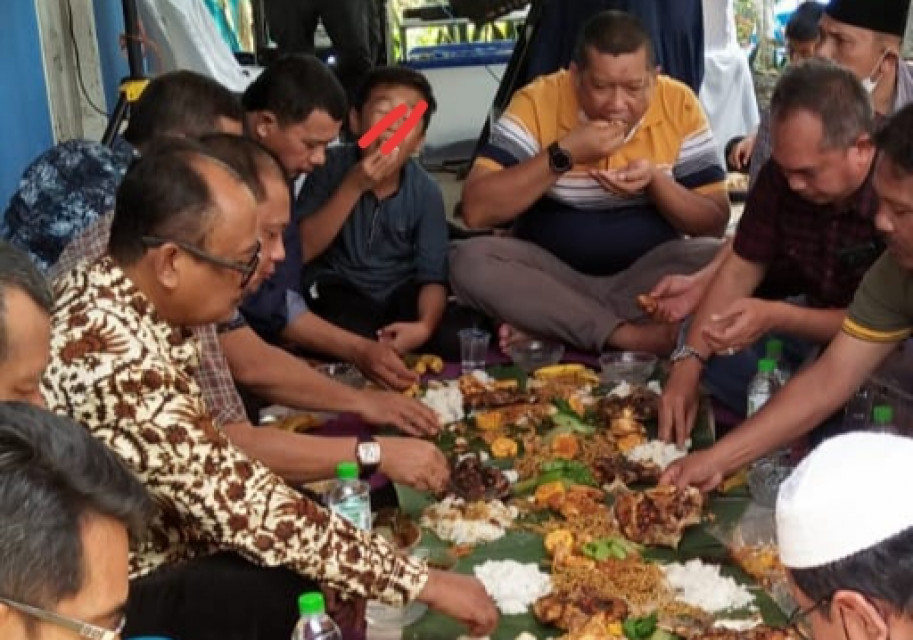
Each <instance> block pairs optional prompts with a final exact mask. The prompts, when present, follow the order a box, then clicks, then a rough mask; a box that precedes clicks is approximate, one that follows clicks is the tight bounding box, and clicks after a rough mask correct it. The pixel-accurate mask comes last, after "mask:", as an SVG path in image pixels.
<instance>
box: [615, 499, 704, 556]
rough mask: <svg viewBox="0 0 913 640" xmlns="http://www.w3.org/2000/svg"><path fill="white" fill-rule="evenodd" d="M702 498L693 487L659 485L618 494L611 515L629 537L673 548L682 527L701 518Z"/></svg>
mask: <svg viewBox="0 0 913 640" xmlns="http://www.w3.org/2000/svg"><path fill="white" fill-rule="evenodd" d="M703 504H704V500H703V497H702V496H701V492H700V491H698V490H697V489H695V488H694V487H687V488H685V489H679V488H677V487H674V486H665V485H664V486H660V487H655V488H653V489H647V490H645V491H632V492H628V493H622V494H619V495H618V496H617V498H616V499H615V518H616V519H617V520H618V525H619V526H620V527H621V531H622V533H624V534H625V537H627V538H628V539H629V540H632V541H634V542H638V543H640V544H652V545H660V546H666V547H672V548H673V549H674V548H676V547H678V543H679V541H680V540H681V538H682V534H683V533H684V530H685V529H686V528H687V527H689V526H691V525H695V524H698V523H699V522H700V521H701V509H702V508H703Z"/></svg>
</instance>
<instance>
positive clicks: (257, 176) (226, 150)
mask: <svg viewBox="0 0 913 640" xmlns="http://www.w3.org/2000/svg"><path fill="white" fill-rule="evenodd" d="M200 144H202V145H203V146H204V147H206V149H207V151H208V152H209V153H210V154H212V156H213V157H215V158H217V159H219V160H221V161H222V162H224V163H225V164H227V165H228V166H230V167H231V168H232V169H234V171H235V172H236V173H237V174H238V175H239V176H240V178H241V180H242V181H243V182H244V184H246V185H247V187H248V188H249V189H250V190H251V192H252V193H253V194H254V198H256V200H257V202H263V201H264V200H265V199H266V185H265V183H264V181H263V179H264V178H265V177H266V176H267V175H269V174H270V173H272V174H273V175H275V176H276V177H278V178H281V179H282V180H283V181H286V175H285V169H283V168H282V163H281V162H280V161H279V158H278V157H277V156H276V154H275V153H273V152H272V151H271V150H269V149H267V148H266V147H265V146H264V145H262V144H261V143H259V142H257V141H256V140H254V139H252V138H250V137H248V136H236V135H233V134H231V133H210V134H207V135H205V136H203V137H201V138H200Z"/></svg>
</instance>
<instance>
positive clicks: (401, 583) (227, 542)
mask: <svg viewBox="0 0 913 640" xmlns="http://www.w3.org/2000/svg"><path fill="white" fill-rule="evenodd" d="M56 294H57V303H56V307H55V310H54V314H53V319H52V336H53V337H52V341H51V362H50V365H49V366H48V369H47V373H46V376H45V381H44V386H43V393H44V397H45V400H46V402H47V404H48V407H49V408H50V409H51V410H53V411H56V412H58V413H62V414H65V415H68V416H70V417H72V418H74V419H76V420H77V421H79V422H81V423H82V424H84V425H85V426H86V427H87V428H88V429H89V430H90V431H91V432H92V433H93V434H94V435H95V437H96V438H98V439H99V440H101V441H103V442H104V443H105V444H107V445H108V446H109V447H111V448H112V449H113V450H114V451H116V452H117V453H118V454H119V455H120V456H121V457H122V458H123V459H124V460H125V461H126V463H127V464H128V465H129V467H130V468H131V469H132V470H133V472H134V473H136V475H137V476H139V477H140V479H142V481H143V482H144V483H145V484H146V486H147V487H148V488H149V490H150V491H151V492H152V494H153V496H154V497H155V499H156V502H157V504H158V506H159V507H160V512H159V515H158V516H157V517H156V519H155V520H154V522H153V523H152V524H151V529H152V531H151V535H150V537H149V538H148V539H147V540H146V541H145V542H144V543H142V544H141V545H140V546H139V547H138V548H137V549H135V550H134V553H133V554H132V555H131V574H132V575H133V576H134V577H137V576H141V575H145V574H147V573H149V572H151V571H153V570H155V569H157V568H159V567H162V566H163V565H170V564H173V563H178V562H182V561H186V560H189V559H191V558H194V557H199V556H204V555H208V554H213V553H216V552H218V551H226V550H230V551H234V552H237V553H239V554H241V555H242V556H244V557H246V558H247V559H249V560H251V561H252V562H255V563H257V564H261V565H266V566H286V567H288V568H290V569H292V570H295V571H297V572H299V573H300V574H302V575H304V576H307V577H309V578H311V579H314V580H316V581H318V582H320V583H321V584H322V585H324V586H327V587H331V588H334V589H337V590H339V591H341V592H343V593H347V594H351V595H358V596H365V597H369V598H377V599H380V600H383V601H385V602H388V603H391V604H399V603H401V602H403V601H409V600H412V599H414V598H415V597H416V596H417V595H418V593H419V591H421V589H422V588H423V587H424V584H425V582H426V581H427V568H426V567H425V565H424V564H422V563H419V562H417V561H415V560H411V559H407V558H404V557H402V556H399V555H398V554H397V553H396V552H395V551H394V549H393V548H392V547H391V546H390V545H389V544H388V543H387V542H386V541H384V540H383V539H382V538H380V537H379V536H376V535H374V534H371V533H369V532H363V531H360V530H359V529H357V528H355V527H354V526H352V525H351V524H349V523H348V522H347V521H345V520H343V519H342V518H340V517H339V516H337V515H335V514H333V513H331V512H330V511H328V510H327V509H325V508H323V507H321V506H320V505H318V504H316V503H315V502H313V501H311V500H308V499H306V498H304V497H302V496H301V495H300V494H299V493H297V492H296V491H294V490H293V489H292V488H290V487H289V486H288V485H286V484H285V483H284V482H283V481H282V479H280V478H279V477H278V476H277V475H275V474H274V473H272V472H271V471H270V470H269V469H267V468H266V467H265V466H264V465H263V464H261V463H259V462H256V461H254V460H251V459H249V458H248V457H247V456H246V455H245V454H244V453H242V452H241V451H239V450H238V449H237V448H235V447H234V446H233V445H232V444H231V443H230V442H229V441H228V440H227V439H226V438H225V436H224V435H222V433H221V432H220V431H219V430H218V429H216V428H215V427H214V425H213V421H212V417H211V414H210V412H209V410H208V408H207V407H206V404H205V401H204V400H203V397H202V395H201V393H200V388H199V386H198V385H197V383H196V381H195V380H194V373H195V370H196V368H197V366H198V364H199V356H198V351H197V349H198V346H197V343H196V340H195V339H194V338H193V336H192V334H191V333H190V332H189V331H188V330H186V329H184V328H181V327H176V326H173V325H171V324H169V323H167V322H165V321H164V320H163V319H161V318H160V317H159V316H158V314H157V312H156V310H155V309H154V308H153V306H152V304H151V302H150V301H149V300H148V299H147V298H146V297H145V296H144V295H143V294H142V293H141V292H140V291H139V290H138V289H137V288H136V287H135V286H134V285H133V283H132V282H131V281H130V280H129V279H128V278H127V276H126V275H125V274H124V272H123V271H122V270H121V269H120V268H118V267H117V266H116V265H115V264H114V263H113V262H112V261H111V259H110V258H103V259H101V260H99V261H97V262H93V263H85V264H83V265H80V266H78V267H76V268H75V269H74V270H72V271H71V272H70V273H69V274H67V275H65V276H63V277H62V278H61V279H60V280H58V281H57V284H56Z"/></svg>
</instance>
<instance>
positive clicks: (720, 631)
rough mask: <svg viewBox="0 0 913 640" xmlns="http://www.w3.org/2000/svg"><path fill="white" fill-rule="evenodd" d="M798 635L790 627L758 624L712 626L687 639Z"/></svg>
mask: <svg viewBox="0 0 913 640" xmlns="http://www.w3.org/2000/svg"><path fill="white" fill-rule="evenodd" d="M799 637H800V636H799V635H798V634H797V633H796V632H795V631H794V630H793V629H792V628H791V627H787V628H785V629H777V628H775V627H769V626H767V625H763V624H760V625H758V626H756V627H752V628H751V629H739V630H736V629H726V628H722V627H712V628H710V629H707V630H706V631H704V632H703V633H700V634H698V635H694V636H691V637H690V639H689V640H796V639H798V638H799Z"/></svg>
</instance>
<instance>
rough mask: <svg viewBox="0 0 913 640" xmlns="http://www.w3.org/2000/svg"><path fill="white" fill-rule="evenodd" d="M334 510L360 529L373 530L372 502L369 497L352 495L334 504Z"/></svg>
mask: <svg viewBox="0 0 913 640" xmlns="http://www.w3.org/2000/svg"><path fill="white" fill-rule="evenodd" d="M333 511H335V512H336V513H338V514H339V515H341V516H342V517H343V518H345V519H346V520H348V521H349V522H351V523H352V524H354V525H355V526H356V527H358V528H359V529H362V530H364V531H370V530H371V503H370V502H369V500H368V499H367V498H363V497H360V496H352V497H351V498H347V499H346V500H343V501H341V502H337V503H336V504H334V505H333Z"/></svg>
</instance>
